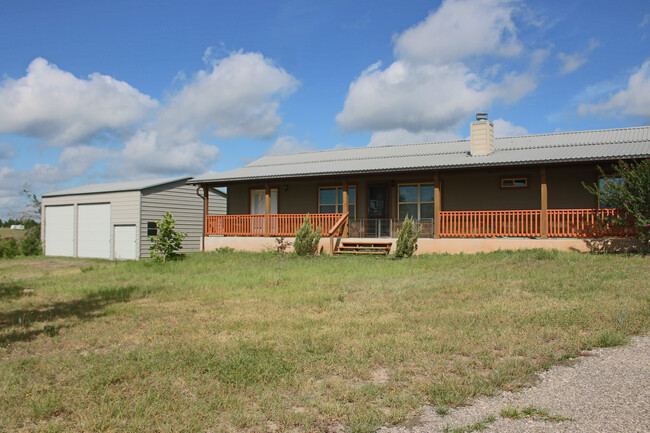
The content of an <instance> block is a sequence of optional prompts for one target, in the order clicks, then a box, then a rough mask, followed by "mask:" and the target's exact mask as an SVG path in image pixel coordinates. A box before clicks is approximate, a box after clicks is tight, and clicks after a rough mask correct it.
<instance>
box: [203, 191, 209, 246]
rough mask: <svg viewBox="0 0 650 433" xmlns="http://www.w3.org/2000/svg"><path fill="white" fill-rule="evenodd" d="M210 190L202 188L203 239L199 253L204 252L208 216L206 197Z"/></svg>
mask: <svg viewBox="0 0 650 433" xmlns="http://www.w3.org/2000/svg"><path fill="white" fill-rule="evenodd" d="M209 191H210V188H208V186H207V185H204V186H203V237H204V239H203V240H202V241H201V251H205V236H207V235H208V214H209V213H210V198H209V196H208V194H209Z"/></svg>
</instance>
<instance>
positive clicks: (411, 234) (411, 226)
mask: <svg viewBox="0 0 650 433" xmlns="http://www.w3.org/2000/svg"><path fill="white" fill-rule="evenodd" d="M419 237H420V230H418V231H417V233H416V232H415V221H413V218H411V217H410V216H408V215H406V218H404V222H403V223H402V228H401V229H400V231H399V232H398V233H397V246H396V248H395V257H398V258H403V257H411V256H412V255H413V253H414V252H415V250H417V249H418V238H419Z"/></svg>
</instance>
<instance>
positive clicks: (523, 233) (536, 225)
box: [440, 210, 542, 238]
mask: <svg viewBox="0 0 650 433" xmlns="http://www.w3.org/2000/svg"><path fill="white" fill-rule="evenodd" d="M541 212H542V211H540V210H498V211H443V212H440V237H445V238H454V237H457V238H483V237H537V236H540V235H541V229H540V227H541V224H540V221H541Z"/></svg>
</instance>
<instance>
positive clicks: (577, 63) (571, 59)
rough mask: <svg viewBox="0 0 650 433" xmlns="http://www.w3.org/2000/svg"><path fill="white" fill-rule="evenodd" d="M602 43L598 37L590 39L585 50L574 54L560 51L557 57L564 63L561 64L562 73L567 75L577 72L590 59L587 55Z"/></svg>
mask: <svg viewBox="0 0 650 433" xmlns="http://www.w3.org/2000/svg"><path fill="white" fill-rule="evenodd" d="M598 45H600V43H599V42H598V41H597V40H596V39H591V40H589V46H588V47H587V48H586V49H585V50H583V51H578V52H575V53H573V54H566V53H558V55H557V57H558V59H560V62H561V63H562V65H561V66H560V74H561V75H566V74H570V73H571V72H575V71H576V70H578V68H580V67H581V66H582V65H584V64H585V63H587V61H588V60H589V59H588V58H587V55H588V54H589V53H590V52H592V51H593V50H594V49H596V48H597V47H598Z"/></svg>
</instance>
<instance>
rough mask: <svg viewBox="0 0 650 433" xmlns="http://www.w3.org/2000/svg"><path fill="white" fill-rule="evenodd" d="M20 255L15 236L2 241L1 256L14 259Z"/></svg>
mask: <svg viewBox="0 0 650 433" xmlns="http://www.w3.org/2000/svg"><path fill="white" fill-rule="evenodd" d="M19 255H20V249H19V248H18V242H17V241H16V239H14V238H9V239H5V240H3V241H2V242H0V257H5V258H7V259H12V258H14V257H16V256H19Z"/></svg>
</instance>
